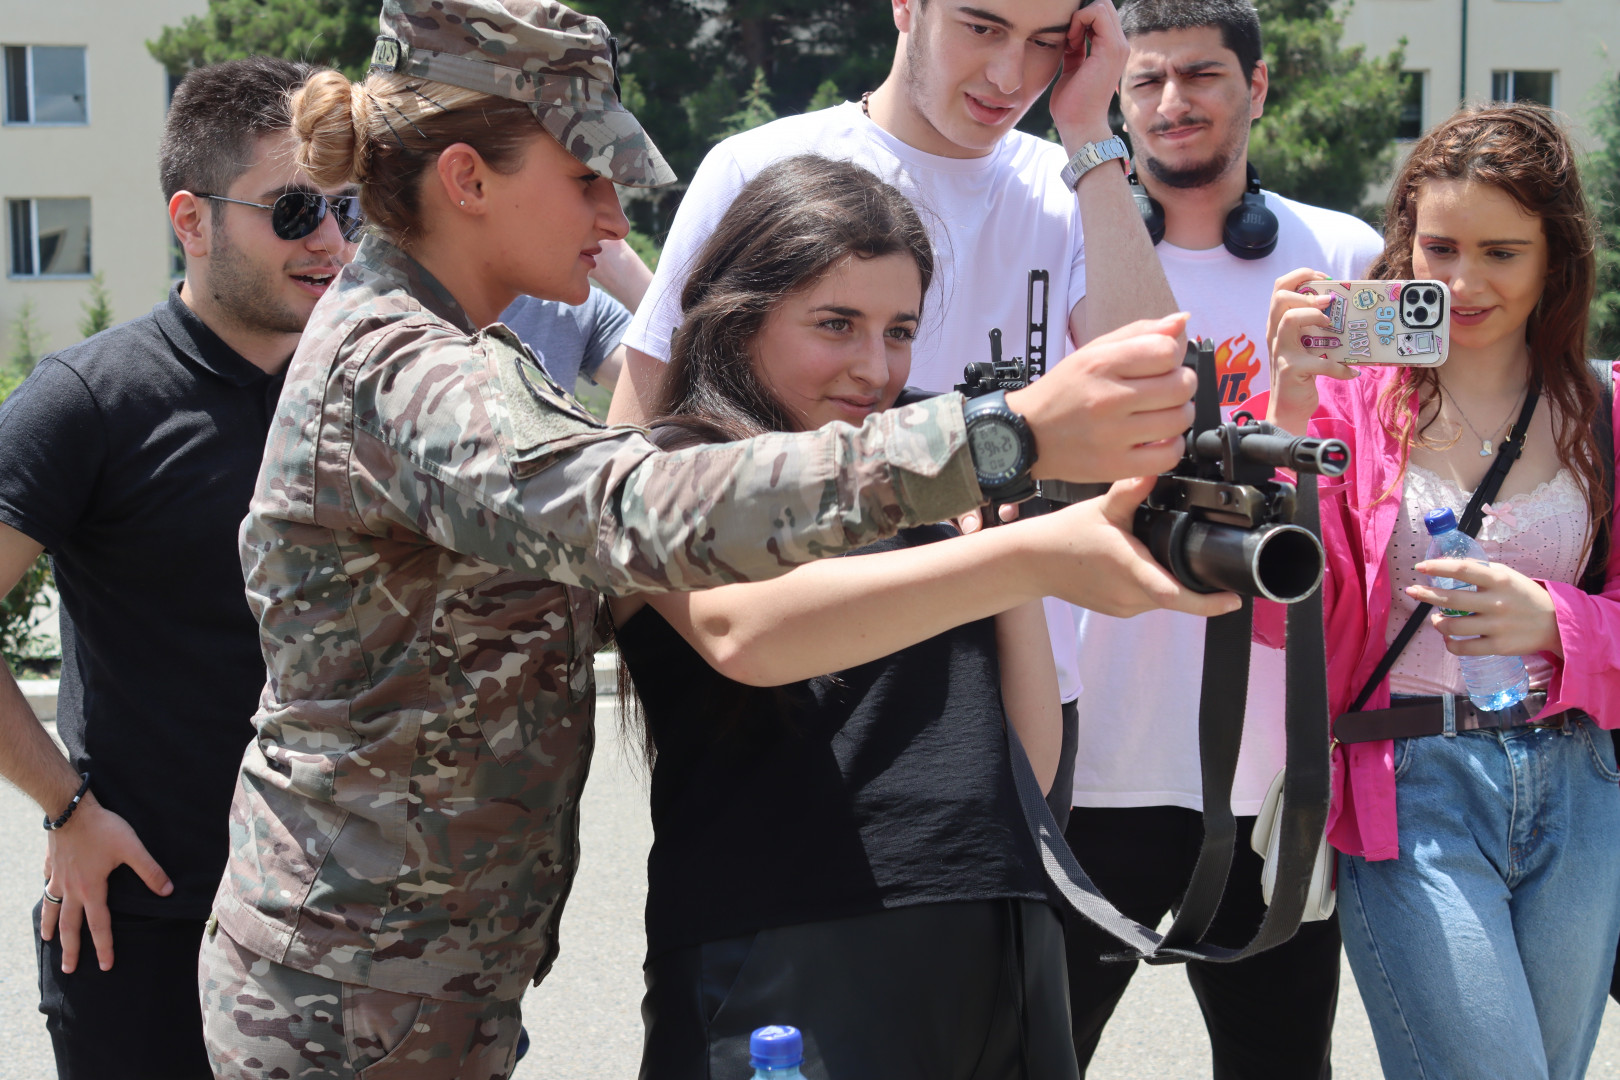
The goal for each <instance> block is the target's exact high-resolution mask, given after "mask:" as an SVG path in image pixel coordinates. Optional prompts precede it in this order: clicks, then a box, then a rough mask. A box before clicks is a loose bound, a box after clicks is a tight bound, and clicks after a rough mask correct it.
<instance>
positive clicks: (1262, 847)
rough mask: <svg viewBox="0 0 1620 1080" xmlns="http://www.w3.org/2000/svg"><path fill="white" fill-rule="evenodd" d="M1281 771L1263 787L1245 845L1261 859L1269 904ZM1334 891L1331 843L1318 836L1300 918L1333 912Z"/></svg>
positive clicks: (1307, 919)
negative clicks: (1255, 815) (1264, 791)
mask: <svg viewBox="0 0 1620 1080" xmlns="http://www.w3.org/2000/svg"><path fill="white" fill-rule="evenodd" d="M1282 794H1283V774H1282V773H1281V772H1278V773H1277V776H1276V779H1274V780H1272V781H1271V787H1270V788H1269V789H1267V791H1266V800H1265V802H1263V803H1261V804H1260V816H1259V817H1257V818H1255V821H1254V833H1253V835H1252V836H1251V837H1250V838H1249V846H1250V847H1252V848H1254V852H1255V854H1256V855H1259V856H1260V858H1261V859H1263V860H1264V861H1265V867H1264V868H1263V869H1262V870H1261V871H1260V896H1261V898H1263V899H1264V900H1265V902H1266V904H1267V905H1268V906H1269V905H1270V904H1271V893H1272V890H1273V889H1274V888H1276V885H1277V846H1278V845H1279V844H1281V843H1282V830H1281V829H1280V828H1278V827H1277V818H1278V817H1279V816H1280V815H1281V814H1282ZM1337 902H1338V894H1337V893H1336V892H1335V890H1334V887H1333V847H1332V845H1330V844H1329V843H1328V842H1327V837H1326V836H1324V837H1322V842H1321V843H1320V844H1319V845H1318V847H1317V849H1316V865H1315V866H1313V867H1312V868H1311V886H1310V890H1309V891H1308V892H1307V893H1306V894H1305V914H1303V915H1301V916H1300V922H1320V921H1322V920H1323V919H1325V918H1327V917H1328V916H1329V915H1332V914H1333V907H1334V905H1335V904H1336V903H1337Z"/></svg>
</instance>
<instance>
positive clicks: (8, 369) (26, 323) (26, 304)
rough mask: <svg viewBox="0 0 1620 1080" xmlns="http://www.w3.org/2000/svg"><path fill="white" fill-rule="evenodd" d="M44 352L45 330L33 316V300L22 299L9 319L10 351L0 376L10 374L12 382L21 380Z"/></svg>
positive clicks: (1, 368) (3, 376)
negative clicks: (14, 314) (20, 304)
mask: <svg viewBox="0 0 1620 1080" xmlns="http://www.w3.org/2000/svg"><path fill="white" fill-rule="evenodd" d="M44 354H45V332H44V331H43V330H41V329H40V328H39V320H38V319H36V318H35V317H34V302H33V301H32V300H24V301H23V302H22V306H21V307H19V308H18V309H17V314H16V316H15V317H13V319H12V320H11V352H10V353H9V354H8V356H7V357H6V362H5V365H4V366H3V367H0V378H5V377H7V376H10V378H11V379H12V380H13V381H14V382H19V381H21V380H22V377H23V376H25V375H27V374H28V373H29V372H30V371H33V370H34V365H35V364H37V363H39V358H40V357H41V356H43V355H44Z"/></svg>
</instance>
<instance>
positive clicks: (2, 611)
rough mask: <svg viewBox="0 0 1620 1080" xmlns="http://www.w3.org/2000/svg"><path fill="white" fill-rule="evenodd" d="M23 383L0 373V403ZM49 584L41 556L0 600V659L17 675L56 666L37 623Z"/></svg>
mask: <svg viewBox="0 0 1620 1080" xmlns="http://www.w3.org/2000/svg"><path fill="white" fill-rule="evenodd" d="M21 381H22V377H21V375H19V374H17V373H16V372H6V371H0V401H4V400H5V399H6V397H7V395H9V394H10V393H11V392H12V391H13V390H15V389H16V388H17V384H18V383H20V382H21ZM50 584H51V564H50V563H49V561H47V560H46V558H45V556H43V555H41V556H40V557H39V558H38V559H35V560H34V565H32V566H30V567H29V568H28V569H27V570H26V571H24V573H23V576H22V579H21V580H20V581H18V582H17V584H16V585H15V586H14V587H13V588H12V590H11V592H9V593H7V594H6V596H5V599H3V600H0V660H4V661H5V662H6V664H7V666H9V667H10V668H11V670H12V671H13V672H14V673H15V674H18V675H21V674H23V672H25V671H31V672H36V673H45V672H48V671H50V670H51V669H52V668H53V667H54V666H55V665H56V663H57V660H58V658H57V657H54V656H51V655H50V654H49V651H48V642H47V640H46V638H45V635H44V634H42V633H40V624H41V623H42V622H44V621H45V611H46V609H47V608H49V607H50V600H49V599H48V598H47V597H46V595H45V590H46V588H48V587H49V586H50Z"/></svg>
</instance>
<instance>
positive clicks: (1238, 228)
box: [1160, 191, 1279, 260]
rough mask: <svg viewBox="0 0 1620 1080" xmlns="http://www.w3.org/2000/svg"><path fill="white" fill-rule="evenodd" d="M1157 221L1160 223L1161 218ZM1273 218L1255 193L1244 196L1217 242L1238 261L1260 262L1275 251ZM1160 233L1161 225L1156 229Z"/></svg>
mask: <svg viewBox="0 0 1620 1080" xmlns="http://www.w3.org/2000/svg"><path fill="white" fill-rule="evenodd" d="M1160 220H1161V221H1162V220H1163V216H1162V215H1161V217H1160ZM1278 228H1279V226H1278V223H1277V215H1276V214H1273V213H1272V212H1271V208H1270V207H1268V206H1267V205H1266V197H1265V196H1264V195H1262V194H1260V192H1258V191H1249V192H1245V193H1244V196H1243V201H1242V202H1241V203H1239V204H1238V205H1237V207H1236V208H1235V209H1234V210H1233V211H1232V212H1231V213H1230V214H1227V215H1226V225H1225V227H1224V228H1223V229H1222V230H1221V242H1222V243H1223V244H1225V245H1226V250H1227V251H1229V252H1231V253H1232V254H1233V255H1235V256H1237V257H1238V258H1240V259H1250V260H1253V259H1263V258H1265V257H1266V256H1267V255H1270V254H1271V253H1272V252H1273V251H1275V250H1277V231H1278ZM1160 229H1161V231H1162V229H1163V225H1162V224H1161V225H1160Z"/></svg>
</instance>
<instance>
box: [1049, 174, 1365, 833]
mask: <svg viewBox="0 0 1620 1080" xmlns="http://www.w3.org/2000/svg"><path fill="white" fill-rule="evenodd" d="M1266 205H1267V206H1268V207H1270V209H1271V211H1272V213H1274V214H1276V215H1277V219H1278V223H1279V226H1280V229H1279V232H1278V238H1277V250H1275V251H1273V252H1272V253H1271V254H1270V255H1268V256H1266V257H1265V258H1264V259H1256V260H1254V261H1252V262H1246V261H1244V260H1242V259H1239V258H1236V257H1235V256H1233V255H1231V254H1229V253H1228V252H1227V250H1226V249H1225V248H1224V247H1217V248H1213V249H1211V250H1209V251H1189V250H1187V249H1186V248H1178V247H1176V246H1174V245H1172V244H1160V245H1159V246H1158V248H1157V249H1156V250H1157V252H1158V255H1159V261H1160V263H1161V264H1162V265H1163V267H1164V274H1165V277H1166V278H1167V279H1168V280H1169V282H1170V288H1171V290H1172V291H1173V292H1174V293H1175V296H1176V302H1177V303H1178V304H1179V305H1180V306H1181V307H1182V308H1183V309H1184V310H1186V311H1188V312H1191V313H1192V323H1191V325H1190V326H1189V327H1188V330H1187V332H1188V334H1189V335H1190V336H1192V337H1204V338H1209V339H1210V340H1212V341H1214V342H1215V348H1216V351H1215V366H1216V371H1217V372H1218V373H1219V374H1220V375H1221V376H1222V381H1221V389H1222V397H1221V405H1222V412H1223V413H1224V414H1225V415H1226V416H1227V417H1230V416H1231V414H1232V413H1233V412H1234V411H1236V409H1237V407H1238V406H1239V405H1240V404H1242V403H1243V402H1244V401H1246V400H1247V399H1248V398H1250V397H1252V396H1253V395H1255V394H1258V393H1260V392H1261V391H1263V390H1265V389H1266V388H1267V387H1268V386H1269V385H1270V362H1269V361H1270V357H1269V355H1268V350H1267V347H1266V317H1267V314H1268V313H1269V310H1270V305H1271V294H1272V292H1273V291H1274V289H1275V286H1276V280H1277V278H1279V277H1281V276H1282V275H1283V274H1286V273H1288V272H1289V271H1291V270H1297V269H1300V268H1302V267H1310V268H1312V269H1315V270H1320V271H1322V272H1324V273H1326V274H1328V275H1329V276H1331V277H1334V278H1338V279H1341V280H1343V279H1354V278H1359V277H1362V276H1364V275H1365V273H1366V270H1367V267H1368V265H1369V264H1371V262H1372V261H1373V259H1374V258H1376V257H1377V256H1378V254H1379V252H1381V251H1382V250H1383V248H1384V244H1383V241H1382V240H1381V239H1380V238H1379V236H1378V234H1377V233H1376V232H1374V231H1373V230H1372V228H1371V227H1369V226H1368V225H1367V224H1366V223H1365V222H1363V221H1361V220H1359V219H1357V218H1353V217H1351V216H1349V215H1348V214H1341V213H1338V212H1336V211H1333V210H1323V209H1321V208H1320V207H1315V206H1306V205H1305V204H1303V203H1297V202H1294V201H1292V200H1290V199H1285V198H1283V197H1282V196H1280V195H1276V194H1273V193H1271V192H1267V193H1266ZM1070 611H1071V612H1072V613H1073V616H1074V620H1075V636H1076V640H1077V643H1078V647H1079V668H1080V680H1081V683H1082V684H1083V685H1084V687H1085V692H1084V693H1082V694H1081V695H1080V700H1079V702H1078V703H1077V707H1078V709H1079V713H1080V744H1079V751H1078V753H1076V755H1075V763H1074V805H1076V806H1108V807H1122V806H1182V807H1186V808H1188V809H1192V810H1202V809H1203V785H1202V782H1201V780H1200V773H1199V767H1198V694H1199V690H1200V688H1201V686H1202V683H1203V679H1202V665H1203V655H1204V627H1205V625H1206V624H1205V621H1204V620H1203V619H1199V618H1195V617H1194V616H1191V615H1182V614H1179V613H1177V612H1170V611H1150V612H1147V613H1146V614H1143V615H1138V616H1136V617H1135V618H1134V619H1114V618H1110V617H1108V616H1106V615H1098V614H1097V613H1096V612H1092V611H1086V610H1084V609H1082V608H1075V607H1071V608H1070ZM1284 749H1285V746H1284V741H1283V654H1282V652H1281V651H1280V650H1276V649H1267V648H1265V647H1263V646H1260V645H1256V646H1255V647H1254V652H1253V656H1252V659H1251V660H1250V665H1249V701H1248V714H1247V717H1246V718H1245V722H1244V726H1243V749H1242V752H1241V753H1240V754H1239V755H1238V767H1237V776H1236V778H1235V780H1234V782H1233V785H1232V809H1233V812H1234V813H1237V814H1239V815H1251V814H1257V813H1259V812H1260V803H1261V802H1262V800H1263V799H1264V798H1265V793H1266V788H1267V787H1268V786H1269V785H1270V784H1271V780H1272V777H1274V776H1276V775H1277V771H1278V770H1279V769H1281V768H1282V767H1283V754H1284Z"/></svg>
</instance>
